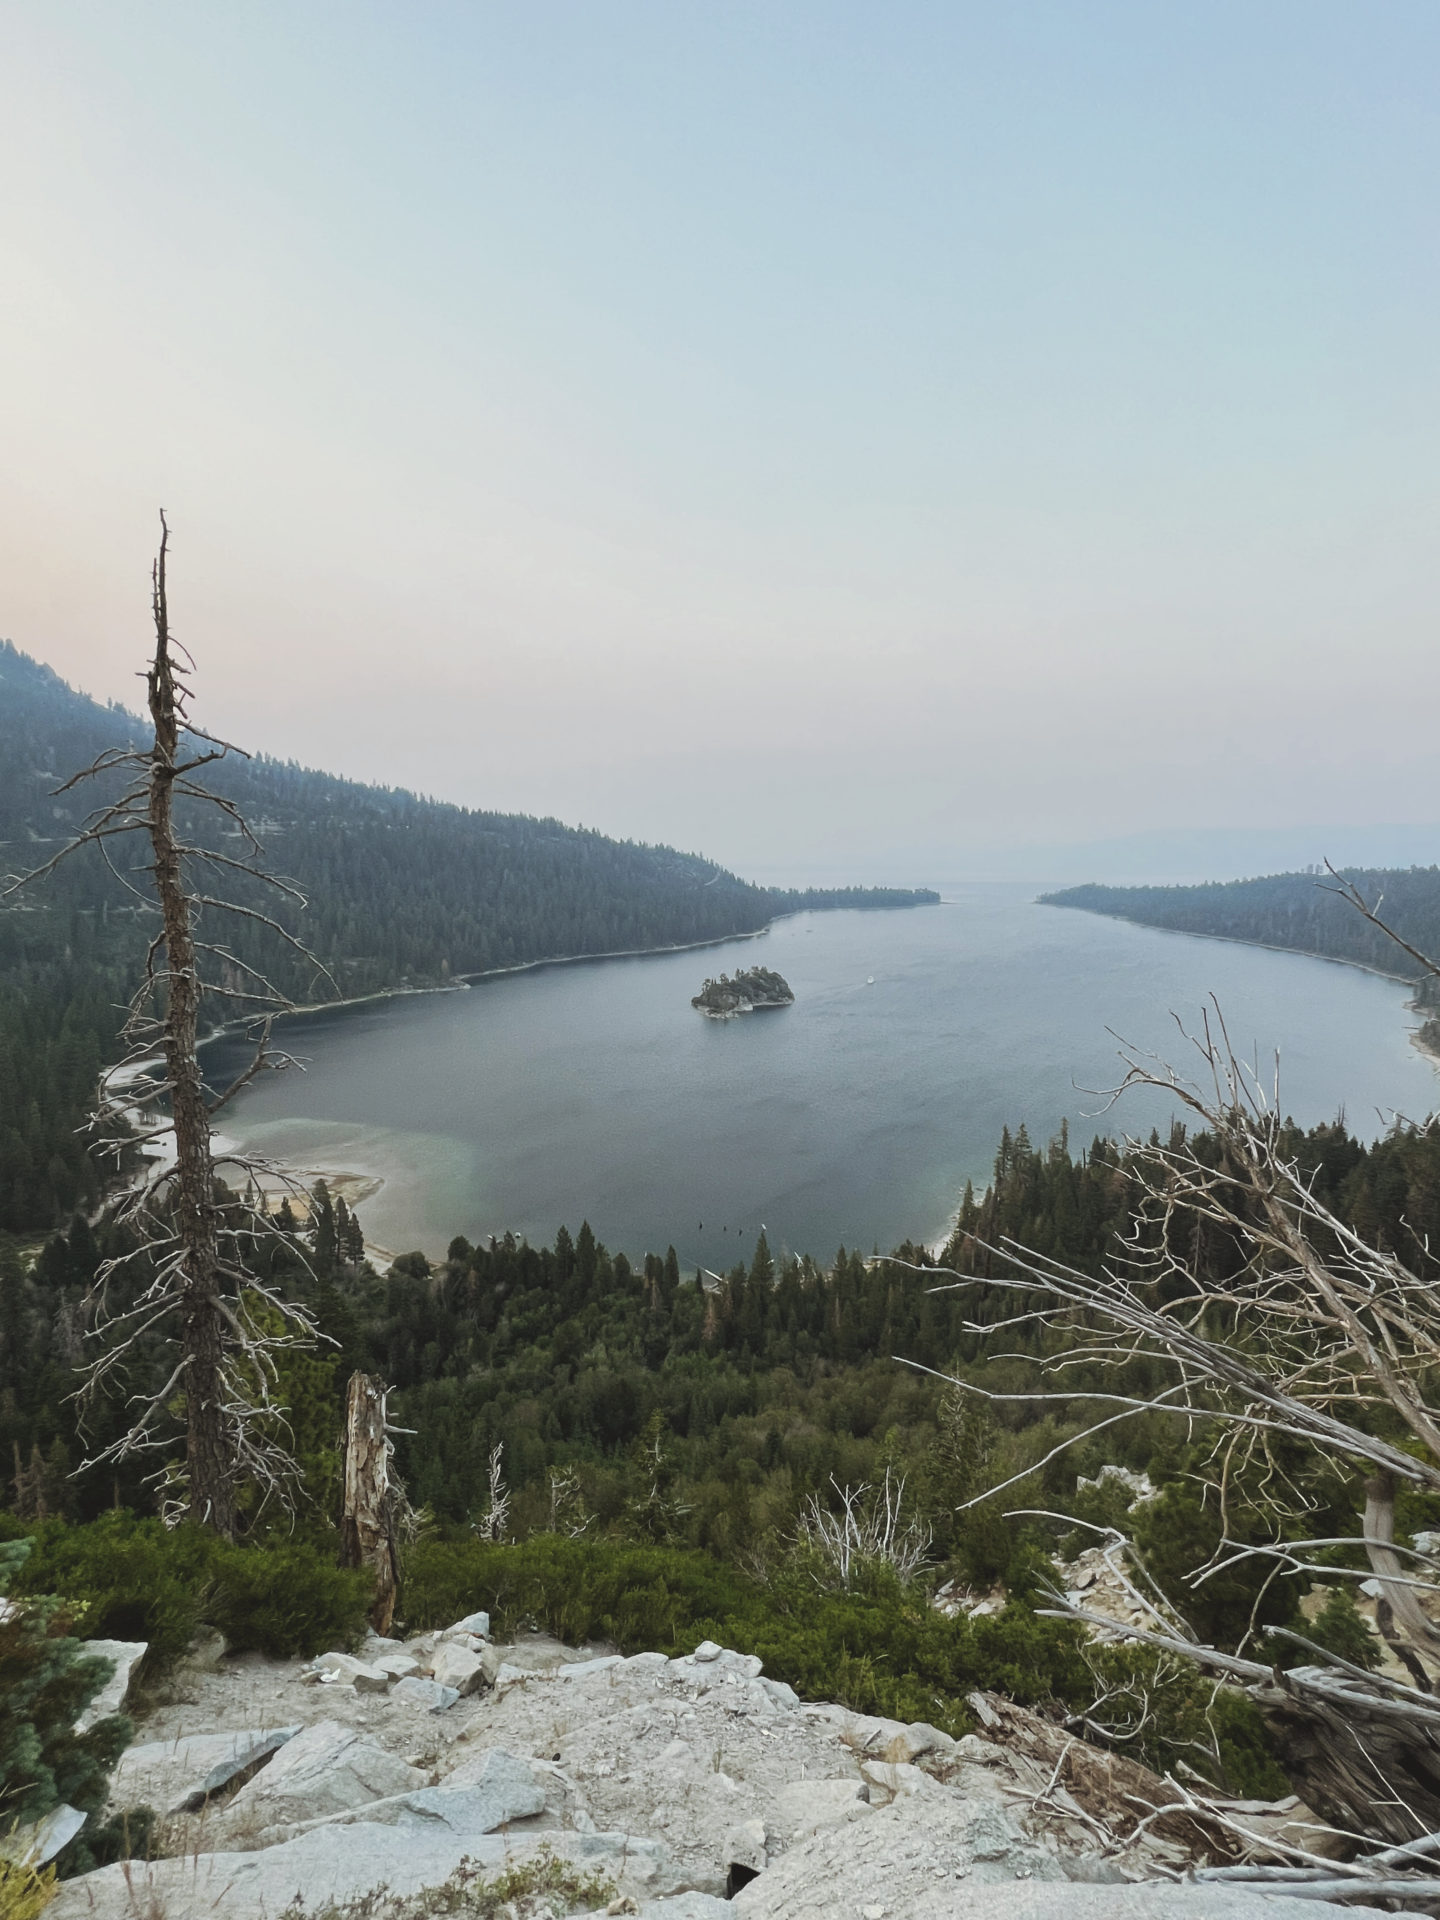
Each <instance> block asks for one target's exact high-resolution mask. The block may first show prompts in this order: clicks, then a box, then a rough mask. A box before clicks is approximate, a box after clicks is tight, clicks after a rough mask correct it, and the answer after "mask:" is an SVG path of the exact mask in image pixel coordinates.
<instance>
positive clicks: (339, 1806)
mask: <svg viewBox="0 0 1440 1920" xmlns="http://www.w3.org/2000/svg"><path fill="white" fill-rule="evenodd" d="M429 1784H430V1776H429V1774H427V1773H422V1772H421V1771H420V1769H419V1768H418V1767H411V1766H407V1765H406V1763H405V1762H404V1761H403V1760H400V1759H397V1758H396V1756H395V1755H394V1754H393V1753H387V1752H386V1751H385V1749H384V1748H383V1747H381V1746H377V1744H376V1743H375V1741H373V1740H371V1739H369V1738H367V1737H366V1735H364V1734H363V1733H359V1732H357V1731H356V1730H355V1729H354V1728H353V1727H344V1726H341V1724H340V1723H339V1721H338V1720H318V1721H316V1723H315V1725H314V1726H312V1727H306V1729H305V1731H304V1732H303V1733H297V1734H296V1736H295V1738H294V1739H293V1740H291V1741H288V1742H287V1743H286V1745H285V1746H283V1747H282V1748H281V1749H280V1751H279V1753H277V1754H276V1756H275V1758H274V1759H273V1760H272V1761H271V1762H270V1763H269V1765H268V1766H266V1767H263V1768H262V1769H261V1771H260V1772H259V1773H258V1774H256V1776H255V1778H254V1779H253V1780H251V1781H250V1782H249V1784H248V1785H246V1786H243V1787H242V1788H241V1789H240V1791H239V1793H237V1794H236V1796H235V1798H234V1799H233V1800H232V1801H231V1802H230V1806H229V1808H228V1810H227V1811H228V1815H229V1817H230V1819H231V1820H232V1821H235V1822H240V1823H244V1822H248V1821H251V1820H258V1821H259V1822H260V1824H261V1825H262V1826H278V1825H283V1824H287V1823H299V1822H301V1821H306V1820H319V1819H324V1818H325V1817H326V1816H327V1815H329V1814H335V1813H348V1812H350V1811H351V1810H352V1809H353V1808H355V1807H363V1806H366V1805H368V1803H369V1802H370V1801H372V1800H384V1799H387V1798H389V1797H390V1796H392V1795H394V1794H398V1793H410V1792H413V1791H415V1790H416V1789H418V1788H420V1787H428V1786H429Z"/></svg>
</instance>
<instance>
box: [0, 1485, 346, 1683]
mask: <svg viewBox="0 0 1440 1920" xmlns="http://www.w3.org/2000/svg"><path fill="white" fill-rule="evenodd" d="M7 1530H8V1529H7ZM34 1532H35V1551H34V1554H33V1556H32V1558H31V1560H30V1562H29V1564H28V1565H27V1566H26V1567H25V1568H24V1571H23V1574H22V1576H21V1578H20V1579H19V1580H18V1581H17V1591H25V1592H32V1593H34V1592H45V1591H51V1592H58V1593H62V1594H63V1595H64V1596H65V1599H66V1602H67V1604H69V1605H70V1606H71V1607H73V1608H76V1609H78V1610H80V1613H81V1618H82V1624H83V1627H84V1631H85V1632H86V1634H87V1635H90V1636H92V1637H94V1638H98V1639H110V1640H144V1641H146V1642H148V1644H149V1649H150V1650H149V1653H148V1655H147V1656H146V1663H145V1664H146V1671H147V1672H148V1673H155V1672H159V1671H163V1669H164V1668H165V1667H167V1666H169V1665H170V1664H171V1663H173V1662H174V1661H175V1660H176V1659H178V1658H179V1656H180V1655H181V1654H183V1653H184V1651H185V1649H186V1648H187V1647H188V1646H189V1644H190V1642H191V1641H192V1640H193V1638H194V1637H195V1633H196V1631H197V1629H198V1628H200V1627H202V1626H213V1627H218V1628H219V1630H220V1632H221V1633H223V1634H224V1636H225V1639H226V1642H227V1643H228V1645H229V1646H230V1648H231V1649H232V1651H234V1652H237V1653H239V1652H243V1651H245V1650H246V1649H249V1648H254V1649H256V1650H258V1651H259V1652H261V1653H268V1654H272V1655H275V1656H276V1657H279V1658H283V1657H285V1656H287V1655H290V1654H296V1653H301V1654H307V1655H308V1654H314V1653H324V1652H326V1651H327V1650H328V1649H329V1648H331V1647H341V1648H343V1647H347V1646H349V1645H351V1644H352V1643H353V1642H354V1640H355V1639H356V1638H357V1636H358V1635H359V1633H360V1632H361V1631H362V1630H363V1628H364V1624H365V1609H366V1607H367V1606H368V1604H369V1601H370V1596H371V1591H372V1588H371V1583H370V1578H369V1576H368V1575H367V1574H364V1573H359V1572H355V1571H352V1570H349V1569H343V1568H340V1567H337V1566H336V1565H335V1564H334V1559H333V1556H332V1555H331V1554H329V1553H327V1552H326V1551H324V1550H323V1549H321V1548H319V1547H314V1546H309V1545H306V1544H303V1543H300V1542H296V1541H288V1540H282V1541H278V1542H273V1541H260V1542H256V1543H255V1544H254V1545H237V1544H234V1543H231V1542H229V1541H225V1540H220V1539H217V1538H216V1537H215V1535H214V1534H211V1533H207V1532H205V1531H204V1530H203V1529H201V1528H199V1527H189V1526H186V1527H176V1528H174V1529H170V1528H167V1527H165V1526H162V1524H161V1523H160V1521H158V1520H140V1519H137V1518H136V1517H135V1516H134V1515H133V1514H130V1513H124V1512H117V1513H107V1514H105V1515H104V1516H103V1517H102V1518H101V1519H99V1520H95V1521H92V1522H90V1523H89V1524H88V1525H84V1526H70V1525H67V1524H66V1523H65V1522H64V1521H62V1520H47V1521H41V1522H39V1523H37V1524H36V1526H35V1529H34Z"/></svg>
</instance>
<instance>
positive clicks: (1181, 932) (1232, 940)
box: [1034, 896, 1420, 988]
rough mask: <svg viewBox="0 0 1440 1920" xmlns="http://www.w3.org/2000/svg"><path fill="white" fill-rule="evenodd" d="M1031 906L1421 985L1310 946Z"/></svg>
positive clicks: (1097, 911) (1043, 903) (1044, 903)
mask: <svg viewBox="0 0 1440 1920" xmlns="http://www.w3.org/2000/svg"><path fill="white" fill-rule="evenodd" d="M1034 904H1035V905H1036V906H1037V907H1059V910H1060V911H1061V912H1062V913H1089V914H1093V915H1094V916H1095V918H1096V919H1097V920H1123V921H1124V922H1125V924H1126V926H1127V927H1145V928H1146V929H1147V930H1148V931H1149V932H1151V933H1170V934H1175V935H1178V937H1179V938H1180V939H1182V940H1223V941H1224V942H1225V944H1226V946H1230V947H1259V948H1260V950H1261V951H1262V952H1263V953H1293V954H1297V955H1298V956H1299V957H1300V959H1302V960H1323V961H1324V962H1325V964H1326V965H1327V966H1330V967H1353V968H1354V969H1355V971H1356V972H1357V973H1368V974H1370V975H1372V976H1373V978H1375V979H1376V980H1393V981H1394V982H1395V983H1396V985H1397V986H1401V987H1412V988H1413V987H1418V986H1419V985H1420V982H1419V981H1418V980H1417V979H1416V978H1415V976H1414V975H1413V974H1409V973H1389V972H1387V971H1386V969H1385V968H1384V967H1372V966H1371V965H1370V964H1369V963H1368V961H1365V960H1347V959H1346V958H1345V957H1344V955H1343V954H1338V953H1317V952H1316V951H1315V949H1314V948H1313V947H1286V946H1281V945H1280V944H1279V943H1278V942H1277V941H1274V940H1246V939H1244V938H1243V937H1242V936H1241V935H1240V934H1238V933H1201V932H1199V931H1198V930H1197V929H1194V928H1191V927H1162V926H1160V925H1158V924H1157V923H1156V922H1155V921H1154V920H1137V919H1136V918H1135V917H1134V915H1133V914H1129V913H1106V912H1104V911H1103V910H1102V909H1101V908H1100V907H1072V906H1069V905H1066V906H1063V907H1060V906H1059V902H1058V901H1054V900H1042V899H1040V898H1039V897H1038V896H1037V897H1036V899H1035V902H1034Z"/></svg>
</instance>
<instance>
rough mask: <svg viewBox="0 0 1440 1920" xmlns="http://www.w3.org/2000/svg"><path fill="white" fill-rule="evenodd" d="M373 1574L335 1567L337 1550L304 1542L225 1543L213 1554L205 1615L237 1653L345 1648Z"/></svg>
mask: <svg viewBox="0 0 1440 1920" xmlns="http://www.w3.org/2000/svg"><path fill="white" fill-rule="evenodd" d="M374 1592H375V1584H374V1580H373V1578H372V1576H371V1575H370V1574H368V1573H363V1572H360V1571H358V1570H357V1569H355V1568H351V1567H337V1566H336V1565H335V1560H334V1555H333V1552H332V1553H325V1552H323V1551H322V1550H321V1549H319V1548H317V1547H312V1546H306V1545H304V1544H302V1543H300V1542H293V1541H286V1542H282V1543H279V1544H276V1545H273V1546H270V1545H267V1546H263V1547H262V1546H254V1547H243V1546H228V1545H226V1546H222V1547H221V1549H220V1551H219V1552H218V1553H217V1554H216V1556H215V1566H214V1570H213V1572H212V1575H211V1584H210V1588H209V1591H208V1592H207V1594H206V1596H205V1600H204V1604H203V1609H202V1612H203V1618H204V1620H205V1621H206V1623H207V1624H208V1625H210V1626H212V1627H218V1628H219V1630H220V1632H221V1633H223V1634H224V1636H225V1640H226V1643H227V1645H228V1646H229V1647H230V1648H231V1650H232V1651H233V1652H236V1653H239V1652H242V1651H244V1650H245V1649H246V1648H254V1649H255V1650H256V1651H257V1652H259V1653H268V1654H272V1655H274V1656H275V1657H276V1658H280V1659H283V1658H285V1657H287V1656H288V1655H290V1654H296V1653H302V1654H305V1655H307V1656H308V1655H310V1654H316V1653H326V1652H328V1651H329V1650H330V1649H331V1648H332V1647H333V1648H338V1649H340V1650H341V1651H343V1650H344V1649H345V1648H347V1647H350V1646H353V1645H354V1643H355V1641H356V1640H358V1639H359V1637H360V1635H361V1634H362V1633H363V1632H364V1630H365V1624H366V1622H365V1614H366V1609H367V1608H368V1607H369V1605H370V1602H371V1600H372V1599H373V1597H374Z"/></svg>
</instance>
